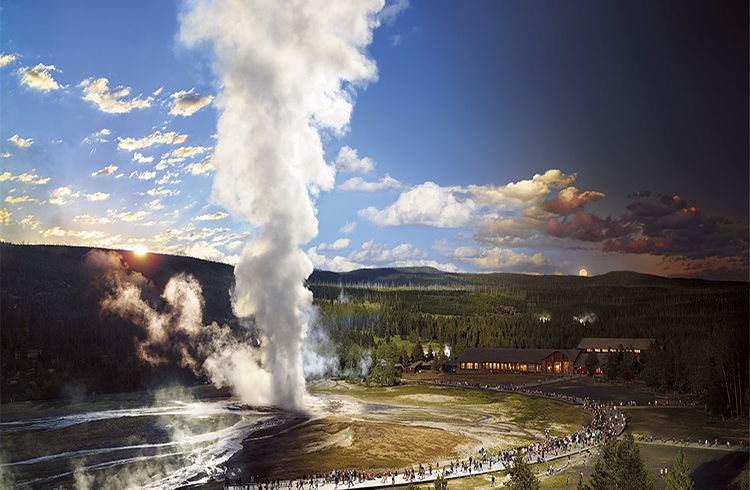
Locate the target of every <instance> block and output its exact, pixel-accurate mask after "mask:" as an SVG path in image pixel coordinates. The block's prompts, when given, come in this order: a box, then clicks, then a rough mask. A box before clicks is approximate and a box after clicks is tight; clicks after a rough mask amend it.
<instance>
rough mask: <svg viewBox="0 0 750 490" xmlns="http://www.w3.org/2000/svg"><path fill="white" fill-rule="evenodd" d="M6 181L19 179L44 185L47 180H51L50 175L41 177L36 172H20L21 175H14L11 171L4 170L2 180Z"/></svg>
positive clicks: (0, 175) (0, 176)
mask: <svg viewBox="0 0 750 490" xmlns="http://www.w3.org/2000/svg"><path fill="white" fill-rule="evenodd" d="M5 181H10V182H13V181H18V182H23V183H24V184H32V185H44V184H46V183H47V182H49V181H50V178H49V177H39V176H38V175H36V174H26V173H24V174H20V175H13V174H12V173H10V172H3V173H2V174H0V182H5Z"/></svg>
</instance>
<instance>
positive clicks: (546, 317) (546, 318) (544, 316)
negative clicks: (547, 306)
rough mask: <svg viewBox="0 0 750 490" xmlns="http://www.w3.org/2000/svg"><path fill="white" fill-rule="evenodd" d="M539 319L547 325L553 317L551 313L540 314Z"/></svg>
mask: <svg viewBox="0 0 750 490" xmlns="http://www.w3.org/2000/svg"><path fill="white" fill-rule="evenodd" d="M537 319H538V320H539V321H540V322H542V323H547V322H548V321H550V320H552V316H551V315H550V314H549V313H540V314H539V316H537Z"/></svg>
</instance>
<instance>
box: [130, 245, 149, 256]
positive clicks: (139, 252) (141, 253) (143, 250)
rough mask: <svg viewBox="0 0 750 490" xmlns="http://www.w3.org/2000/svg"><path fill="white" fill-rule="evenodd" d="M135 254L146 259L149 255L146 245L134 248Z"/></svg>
mask: <svg viewBox="0 0 750 490" xmlns="http://www.w3.org/2000/svg"><path fill="white" fill-rule="evenodd" d="M133 253H134V254H135V255H136V256H137V257H144V256H145V255H146V254H147V253H148V249H147V248H146V246H145V245H136V246H135V247H133Z"/></svg>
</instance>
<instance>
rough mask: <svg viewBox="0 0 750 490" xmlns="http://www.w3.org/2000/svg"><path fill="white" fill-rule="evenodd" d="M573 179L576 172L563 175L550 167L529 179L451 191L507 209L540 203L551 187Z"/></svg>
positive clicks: (562, 184) (478, 202) (554, 187)
mask: <svg viewBox="0 0 750 490" xmlns="http://www.w3.org/2000/svg"><path fill="white" fill-rule="evenodd" d="M575 179H576V174H571V175H565V174H563V173H562V172H561V171H560V170H557V169H551V170H547V171H546V172H545V173H543V174H536V175H534V176H533V177H532V178H531V179H528V180H520V181H518V182H510V183H508V184H506V185H502V186H494V185H470V186H467V187H465V188H461V187H455V188H451V191H453V192H457V193H464V194H469V195H471V198H472V199H473V200H474V201H475V202H476V203H477V205H478V206H479V207H488V208H490V209H495V210H509V209H518V208H523V207H530V206H534V205H540V204H541V203H542V202H543V201H544V200H545V199H546V198H547V196H549V194H550V192H551V190H552V189H560V188H563V187H565V186H568V185H569V184H571V183H572V182H573V181H574V180H575Z"/></svg>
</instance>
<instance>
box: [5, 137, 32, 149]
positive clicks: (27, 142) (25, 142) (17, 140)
mask: <svg viewBox="0 0 750 490" xmlns="http://www.w3.org/2000/svg"><path fill="white" fill-rule="evenodd" d="M8 141H10V142H11V143H13V144H15V145H16V146H17V147H19V148H28V147H29V146H31V145H33V144H34V140H33V139H31V138H26V139H23V138H21V137H19V136H18V134H14V135H13V136H11V137H10V138H8Z"/></svg>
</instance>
